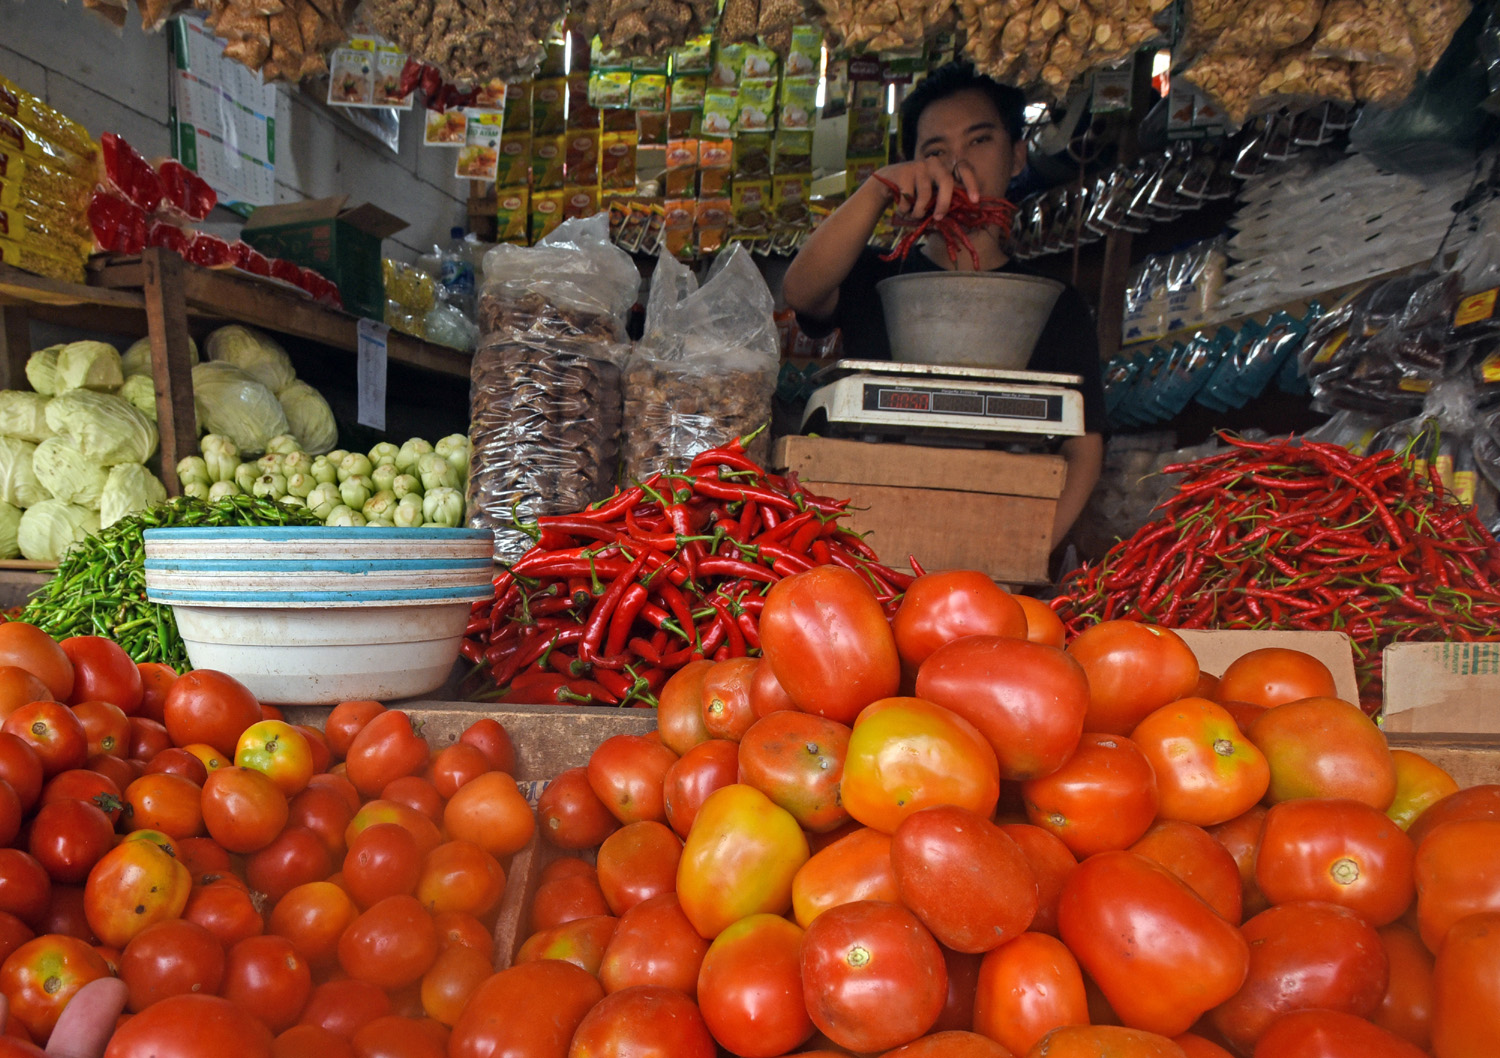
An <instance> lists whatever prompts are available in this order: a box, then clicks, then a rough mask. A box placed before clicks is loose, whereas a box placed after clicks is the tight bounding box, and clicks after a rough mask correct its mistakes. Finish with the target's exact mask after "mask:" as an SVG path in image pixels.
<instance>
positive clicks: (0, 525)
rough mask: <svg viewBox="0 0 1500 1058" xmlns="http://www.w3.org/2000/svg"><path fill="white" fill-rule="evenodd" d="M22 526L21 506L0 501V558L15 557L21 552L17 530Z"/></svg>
mask: <svg viewBox="0 0 1500 1058" xmlns="http://www.w3.org/2000/svg"><path fill="white" fill-rule="evenodd" d="M20 528H21V508H19V507H12V506H11V505H10V504H8V503H0V558H15V557H16V556H17V555H19V554H20V553H21V545H20V544H18V543H16V532H17V530H19V529H20Z"/></svg>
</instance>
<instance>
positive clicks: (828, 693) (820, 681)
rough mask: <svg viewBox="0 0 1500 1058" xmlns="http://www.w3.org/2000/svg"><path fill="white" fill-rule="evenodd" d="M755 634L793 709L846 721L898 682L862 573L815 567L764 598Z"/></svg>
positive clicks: (888, 636)
mask: <svg viewBox="0 0 1500 1058" xmlns="http://www.w3.org/2000/svg"><path fill="white" fill-rule="evenodd" d="M760 638H761V643H762V644H763V645H764V649H765V657H766V660H767V661H769V662H770V664H771V668H772V670H773V671H774V672H775V674H776V680H777V682H778V683H780V684H781V686H782V687H783V688H784V689H785V690H786V693H787V695H788V696H789V697H790V698H791V699H792V701H793V702H795V703H796V704H797V708H799V709H801V710H802V711H803V712H807V713H817V714H818V715H819V716H825V717H827V718H828V719H830V720H837V721H838V722H839V723H843V724H850V723H853V722H854V718H855V717H856V716H858V715H859V712H860V710H861V709H863V708H864V707H865V706H867V705H869V704H870V703H871V702H874V701H878V700H879V699H881V698H889V697H890V696H892V695H894V694H895V693H896V692H897V689H898V688H899V687H900V685H901V660H900V657H899V656H898V655H897V653H896V638H895V636H894V635H893V634H892V632H891V626H890V624H889V623H888V622H887V621H886V619H885V611H883V610H882V609H881V608H880V603H879V602H878V601H876V599H875V593H874V592H873V591H871V590H870V586H869V584H867V583H866V582H865V581H864V579H863V578H861V577H860V576H859V574H857V573H854V572H852V571H850V570H847V569H844V568H843V567H841V566H814V567H813V568H812V569H810V570H808V571H806V572H805V573H798V574H796V575H795V576H791V577H787V578H786V579H785V580H782V581H779V582H777V583H776V584H775V585H774V586H773V587H772V588H771V591H770V594H769V595H767V596H766V605H765V609H764V610H763V611H762V612H761V616H760Z"/></svg>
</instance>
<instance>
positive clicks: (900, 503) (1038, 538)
mask: <svg viewBox="0 0 1500 1058" xmlns="http://www.w3.org/2000/svg"><path fill="white" fill-rule="evenodd" d="M771 461H772V464H773V465H774V466H775V467H776V468H777V469H778V470H788V471H795V472H796V474H797V477H798V478H799V479H800V480H801V482H802V483H803V484H804V485H806V486H807V487H808V488H809V489H811V490H812V491H813V492H816V493H819V494H821V495H825V496H829V497H831V498H833V499H849V500H852V501H853V503H852V506H851V507H850V510H849V514H848V518H847V522H848V525H849V528H851V529H853V530H855V531H856V532H859V533H868V534H870V535H869V536H868V537H867V539H868V541H869V544H870V546H871V547H873V548H874V549H875V550H876V552H877V553H878V554H879V555H880V557H881V559H882V561H884V562H885V563H886V564H887V565H890V566H893V567H895V568H897V569H902V568H905V567H906V564H907V559H908V557H909V556H915V558H916V559H917V561H918V562H920V563H921V564H922V565H923V567H924V568H926V569H929V570H938V569H977V570H981V571H982V572H984V573H987V574H989V575H990V576H991V577H993V578H994V579H995V580H997V581H1000V582H1001V583H1006V584H1045V583H1047V556H1048V554H1049V553H1050V551H1051V549H1052V520H1053V516H1054V514H1055V512H1056V509H1057V497H1058V496H1059V495H1061V493H1062V487H1063V479H1064V476H1065V473H1066V467H1067V464H1066V463H1065V461H1064V460H1063V459H1062V457H1061V456H1051V455H1012V454H1011V453H1009V452H991V451H985V450H980V449H970V448H926V447H918V446H916V445H906V444H874V443H865V442H861V441H835V440H830V439H827V438H822V437H783V438H782V439H781V440H779V441H778V442H776V447H775V449H774V451H773V452H772V456H771Z"/></svg>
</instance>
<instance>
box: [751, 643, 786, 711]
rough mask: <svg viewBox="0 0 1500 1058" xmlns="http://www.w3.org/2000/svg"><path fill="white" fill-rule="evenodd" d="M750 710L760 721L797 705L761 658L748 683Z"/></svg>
mask: <svg viewBox="0 0 1500 1058" xmlns="http://www.w3.org/2000/svg"><path fill="white" fill-rule="evenodd" d="M750 708H751V709H753V710H755V715H756V717H758V718H759V719H762V720H763V719H765V718H766V717H768V716H770V715H771V714H772V713H779V712H781V711H782V710H784V709H795V708H797V703H796V702H794V701H792V696H791V695H789V694H787V693H786V688H785V687H783V686H782V685H781V681H780V680H778V679H777V678H776V670H775V669H773V668H771V663H770V662H769V661H767V660H766V659H765V658H761V660H760V664H759V665H757V666H756V667H755V677H754V678H753V679H752V680H751V681H750Z"/></svg>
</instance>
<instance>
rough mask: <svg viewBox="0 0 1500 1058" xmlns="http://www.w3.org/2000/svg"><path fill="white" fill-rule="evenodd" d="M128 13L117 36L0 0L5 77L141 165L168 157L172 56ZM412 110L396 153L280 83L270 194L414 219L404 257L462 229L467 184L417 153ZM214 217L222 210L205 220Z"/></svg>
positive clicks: (56, 4)
mask: <svg viewBox="0 0 1500 1058" xmlns="http://www.w3.org/2000/svg"><path fill="white" fill-rule="evenodd" d="M136 17H137V16H136V9H135V8H134V7H133V6H132V8H131V11H130V19H129V20H128V21H127V23H126V26H125V29H124V31H123V32H116V31H115V29H114V28H113V27H112V26H110V25H108V24H107V23H106V22H105V21H104V20H103V19H101V18H99V17H98V16H97V15H94V14H93V13H92V12H89V11H85V10H84V9H83V7H82V5H81V4H71V3H62V2H61V0H0V73H3V74H4V75H5V76H6V77H9V78H10V79H11V80H13V81H15V82H16V83H17V84H19V85H20V86H21V87H22V88H24V89H26V90H27V91H29V92H33V93H35V94H36V95H38V96H40V97H42V98H43V99H45V100H46V101H47V102H48V103H50V104H51V105H52V106H55V107H57V108H58V109H59V110H61V111H62V112H63V113H65V114H67V115H68V116H69V117H71V118H74V119H75V120H77V121H80V122H82V123H83V124H84V125H85V126H87V127H88V130H89V131H90V132H91V133H93V134H94V135H95V136H98V135H99V134H100V133H103V132H118V133H120V134H121V135H123V136H124V137H125V138H126V139H127V140H129V141H130V143H131V144H132V145H133V146H134V147H135V148H136V149H137V150H138V151H140V152H141V153H142V154H144V155H146V157H148V158H156V157H160V156H162V155H164V154H166V153H167V150H168V139H167V108H168V88H167V86H168V68H167V67H168V56H167V39H166V37H165V36H164V35H162V34H147V33H143V32H142V31H141V28H140V24H139V22H138V21H137V20H136ZM421 138H422V135H421V126H420V122H419V120H418V118H417V116H416V114H415V113H413V114H408V115H406V116H404V117H403V120H402V128H401V139H400V147H401V149H400V152H399V153H393V152H392V151H391V150H390V149H389V148H388V147H387V146H385V145H384V144H382V143H379V142H377V141H376V140H374V139H373V138H371V137H370V136H368V135H367V134H365V133H364V132H362V131H360V130H359V129H356V128H354V127H353V126H352V125H350V124H348V123H347V122H346V121H344V120H343V119H342V118H340V117H339V116H337V114H336V113H335V112H333V111H330V110H329V109H327V108H325V107H322V106H320V105H319V104H317V103H316V102H314V101H313V100H311V99H310V98H309V97H308V96H307V95H305V94H304V93H302V92H300V91H294V90H290V89H288V88H286V87H285V86H283V87H282V88H281V89H280V99H279V102H278V107H277V138H276V194H277V197H278V199H279V200H281V201H292V200H296V199H299V198H320V197H323V196H325V195H333V194H348V195H349V196H350V200H351V201H352V202H373V203H375V204H376V205H377V206H380V207H381V208H382V209H385V210H387V211H389V212H391V213H394V214H396V215H397V216H398V217H401V218H403V219H405V220H407V221H409V222H410V224H411V226H410V227H409V228H407V229H406V230H405V231H403V232H400V233H399V234H397V235H396V236H395V237H394V238H392V239H390V240H388V241H387V243H386V252H387V253H388V254H390V255H391V256H393V257H404V258H410V257H413V256H415V254H417V253H419V252H424V251H426V250H428V249H430V248H431V246H432V245H433V243H435V242H441V241H445V240H446V239H447V237H448V230H449V228H450V227H452V226H453V225H456V224H462V223H464V197H465V195H466V193H467V184H466V183H465V182H464V181H460V180H456V179H454V178H453V177H452V175H451V173H452V166H453V162H454V154H453V152H452V151H451V150H441V149H436V148H428V147H423V146H422V145H421ZM212 219H213V220H215V221H217V220H219V219H220V214H215V216H214V217H213V218H212Z"/></svg>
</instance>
